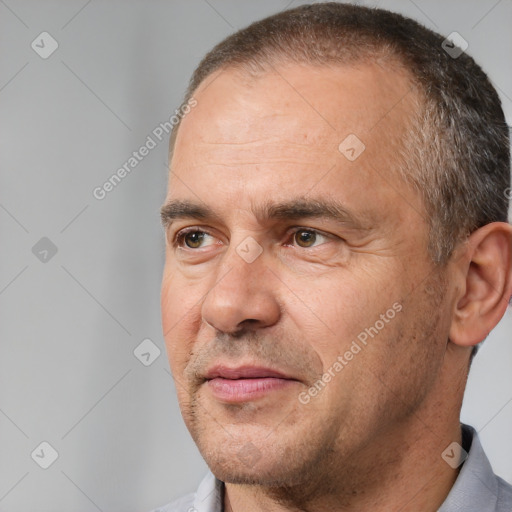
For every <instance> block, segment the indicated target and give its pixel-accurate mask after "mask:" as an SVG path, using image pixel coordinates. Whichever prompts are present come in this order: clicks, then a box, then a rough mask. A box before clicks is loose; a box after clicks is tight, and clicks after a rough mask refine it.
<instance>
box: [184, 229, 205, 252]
mask: <svg viewBox="0 0 512 512" xmlns="http://www.w3.org/2000/svg"><path fill="white" fill-rule="evenodd" d="M204 235H205V233H203V232H201V231H191V232H190V233H186V234H185V235H183V241H184V242H185V245H186V246H187V247H190V248H191V249H197V248H198V247H201V244H202V243H203V240H204Z"/></svg>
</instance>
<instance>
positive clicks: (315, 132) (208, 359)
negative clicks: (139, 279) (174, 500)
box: [162, 65, 450, 485]
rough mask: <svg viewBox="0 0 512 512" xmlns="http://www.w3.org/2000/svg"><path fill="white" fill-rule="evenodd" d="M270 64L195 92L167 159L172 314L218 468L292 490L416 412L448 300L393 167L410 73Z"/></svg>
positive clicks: (191, 406)
mask: <svg viewBox="0 0 512 512" xmlns="http://www.w3.org/2000/svg"><path fill="white" fill-rule="evenodd" d="M277 71H278V72H277V73H271V72H269V73H266V74H263V75H261V76H260V77H258V78H248V77H244V76H243V75H241V74H240V73H237V72H235V71H233V70H229V69H228V70H223V71H222V72H217V73H216V74H214V75H213V76H211V77H209V78H208V79H207V80H206V81H205V83H203V84H202V85H201V86H200V88H199V89H198V91H196V94H195V95H194V97H195V98H196V100H197V106H196V107H194V108H193V109H192V111H191V112H190V113H189V114H188V115H187V116H186V117H185V118H184V120H183V122H182V125H181V127H180V131H179V134H178V137H177V140H176V146H175V151H174V156H173V159H172V165H171V174H170V180H169V193H168V197H167V200H166V202H167V203H168V204H171V203H172V205H173V206H172V207H169V208H168V209H167V213H168V214H169V218H170V220H171V218H172V222H171V223H170V226H169V227H168V229H167V249H166V265H165V270H164V276H163V283H162V315H163V330H164V334H165V340H166V345H167V350H168V355H169V360H170V364H171V368H172V372H173V375H174V378H175V381H176V389H177V393H178V398H179V402H180V407H181V410H182V413H183V417H184V419H185V422H186V424H187V427H188V429H189V430H190V432H191V434H192V436H193V438H194V440H195V442H196V443H197V445H198V447H199V449H200V451H201V453H202V455H203V457H204V458H205V460H206V462H207V463H208V465H209V466H210V468H211V469H212V471H213V472H214V473H215V475H216V476H217V477H219V478H221V479H222V480H224V481H228V482H234V483H237V482H238V483H243V482H257V483H261V484H267V485H283V484H286V485H294V484H299V483H301V482H302V481H305V479H308V478H309V479H311V478H313V475H315V478H316V477H318V478H321V476H322V473H323V472H325V471H332V470H333V469H334V468H338V467H340V465H343V464H347V463H348V461H349V460H350V458H351V455H353V454H355V453H356V452H358V453H359V455H361V456H362V455H363V453H364V452H365V450H369V452H368V457H371V451H372V450H374V449H375V446H373V445H372V443H373V442H374V441H376V439H378V438H382V437H384V436H388V435H389V434H390V433H392V432H396V430H397V429H399V428H401V426H403V425H404V424H405V423H406V422H408V421H411V418H412V417H413V415H415V414H418V411H420V412H421V410H422V405H423V404H424V402H425V400H427V399H428V397H429V396H430V394H432V393H433V390H434V389H435V385H436V382H437V375H438V373H439V367H440V364H441V363H440V361H441V360H442V357H443V353H444V350H445V345H446V337H447V332H448V327H449V322H450V318H449V309H450V308H449V307H446V306H443V305H442V304H441V303H440V301H441V299H440V298H439V295H440V293H441V291H442V290H441V284H440V283H439V282H438V279H437V276H436V275H435V273H433V267H432V264H431V261H430V259H429V256H428V254H427V243H428V236H427V233H428V230H427V224H426V221H425V215H426V214H425V212H424V207H423V205H422V202H421V200H420V198H419V197H418V195H417V194H416V193H415V192H413V191H412V190H411V189H410V188H409V187H408V186H407V185H406V184H404V183H403V182H402V181H401V180H400V179H399V178H398V173H397V172H396V168H397V166H398V165H399V158H400V157H399V151H402V150H403V148H402V147H401V140H402V138H403V137H404V135H405V134H406V132H407V130H408V129H409V122H410V114H411V112H412V109H413V105H414V101H413V100H414V95H415V92H413V91H411V85H410V83H409V82H408V80H407V78H406V77H405V75H404V74H402V73H400V72H397V71H396V70H394V71H387V70H385V69H383V68H381V67H379V66H376V65H360V66H358V67H337V68H324V67H305V66H294V65H288V66H282V67H280V68H278V70H277ZM350 134H355V135H356V136H357V138H358V139H360V141H362V143H363V144H364V146H365V149H364V147H363V146H362V144H361V142H358V140H357V139H356V138H354V137H353V135H350ZM347 137H349V138H348V139H347ZM344 141H345V142H344ZM340 144H341V147H340ZM447 311H448V312H447ZM264 369H265V370H264ZM272 371H273V372H274V373H272ZM244 372H245V373H244ZM275 372H277V373H275ZM279 375H281V377H284V378H278V377H279ZM242 377H243V378H242ZM379 436H380V437H379ZM374 455H375V454H374Z"/></svg>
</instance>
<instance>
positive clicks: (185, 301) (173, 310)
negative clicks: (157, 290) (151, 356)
mask: <svg viewBox="0 0 512 512" xmlns="http://www.w3.org/2000/svg"><path fill="white" fill-rule="evenodd" d="M200 299H201V293H200V291H199V290H196V287H194V286H193V285H191V283H190V282H188V281H186V280H184V279H180V278H179V276H177V275H176V274H174V275H170V274H167V275H164V278H163V280H162V289H161V309H162V331H163V335H164V339H165V345H166V349H167V355H168V358H169V363H170V365H171V369H172V371H173V373H174V374H175V375H177V374H178V373H180V374H181V372H182V369H183V368H184V366H185V365H186V363H187V361H188V358H189V356H190V351H191V350H192V346H193V343H194V338H195V335H196V333H197V326H198V324H199V323H200V319H201V314H200ZM176 372H177V373H176Z"/></svg>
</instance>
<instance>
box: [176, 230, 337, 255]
mask: <svg viewBox="0 0 512 512" xmlns="http://www.w3.org/2000/svg"><path fill="white" fill-rule="evenodd" d="M299 231H309V232H311V233H315V234H317V235H320V236H323V237H325V238H332V236H331V235H328V234H326V233H323V232H322V231H319V230H318V229H313V228H306V227H300V226H299V227H295V228H293V231H292V232H291V233H290V234H289V236H288V239H290V238H292V237H293V236H295V234H296V233H298V232H299ZM189 233H204V234H206V235H208V236H214V235H212V234H211V233H210V232H209V231H207V230H205V229H200V228H197V227H190V228H185V229H182V230H181V231H178V232H177V233H176V235H175V237H174V240H173V247H183V244H184V240H185V237H186V236H187V235H188V234H189ZM188 249H190V250H192V251H194V250H197V249H192V248H191V247H188ZM303 249H305V247H303Z"/></svg>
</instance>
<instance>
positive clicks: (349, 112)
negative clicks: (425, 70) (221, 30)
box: [175, 62, 415, 154]
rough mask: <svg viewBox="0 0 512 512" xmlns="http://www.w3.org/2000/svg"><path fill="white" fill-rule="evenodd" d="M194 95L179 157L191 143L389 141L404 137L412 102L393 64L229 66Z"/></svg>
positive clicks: (404, 77)
mask: <svg viewBox="0 0 512 512" xmlns="http://www.w3.org/2000/svg"><path fill="white" fill-rule="evenodd" d="M194 97H195V99H196V100H197V107H195V108H194V109H193V110H192V112H191V113H190V114H189V115H188V116H186V117H185V119H184V120H183V121H182V126H181V127H180V130H179V133H178V136H177V141H176V145H177V148H176V150H177V152H178V153H179V149H181V146H183V145H185V146H186V145H187V144H188V143H191V142H192V140H191V138H192V139H193V142H194V143H199V142H204V143H213V144H215V143H225V144H237V143H248V142H251V141H255V140H256V136H257V135H263V134H264V135H267V136H275V137H277V138H281V139H283V140H285V139H289V140H290V141H295V142H307V141H310V142H315V143H320V144H321V143H324V144H328V143H330V142H331V140H329V139H334V140H336V139H341V138H342V137H343V136H344V135H347V134H349V133H355V134H357V135H358V136H359V137H360V138H361V139H364V140H365V142H367V143H368V144H367V145H370V146H371V145H373V146H375V145H376V144H380V143H384V144H385V143H389V142H390V140H394V141H397V140H398V139H400V136H401V135H402V133H403V132H404V130H406V129H407V128H408V125H409V123H410V117H411V113H412V112H413V110H414V104H415V102H414V99H415V91H414V86H413V85H412V82H411V80H410V78H409V75H408V73H407V72H406V71H405V70H404V69H403V68H401V67H400V66H399V65H397V64H396V65H393V63H391V62H390V63H388V64H387V65H386V67H384V66H383V65H379V64H377V63H362V62H361V63H360V64H358V65H351V66H348V65H347V66H341V65H339V66H335V67H326V66H311V65H309V66H306V65H297V64H287V65H282V66H278V67H277V66H276V67H274V68H273V70H272V71H269V72H265V73H261V74H259V75H258V76H254V75H251V76H249V75H248V74H247V73H246V72H244V71H243V70H239V69H233V68H227V69H222V70H220V71H217V72H215V73H213V74H212V75H210V76H209V77H207V78H206V80H204V82H203V83H202V84H201V85H200V86H199V88H198V89H197V91H196V92H195V93H194ZM283 128H286V130H283ZM175 154H176V152H175Z"/></svg>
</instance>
